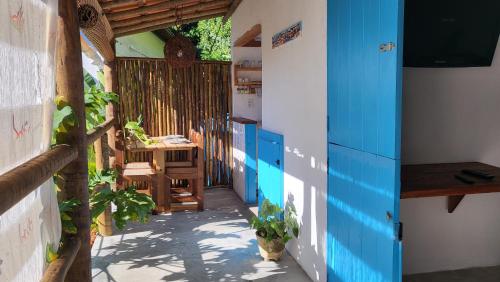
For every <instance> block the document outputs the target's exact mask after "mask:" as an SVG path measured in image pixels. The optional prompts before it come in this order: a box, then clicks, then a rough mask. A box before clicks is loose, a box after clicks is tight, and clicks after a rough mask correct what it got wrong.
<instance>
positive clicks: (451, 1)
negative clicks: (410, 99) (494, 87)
mask: <svg viewBox="0 0 500 282" xmlns="http://www.w3.org/2000/svg"><path fill="white" fill-rule="evenodd" d="M404 25H405V28H404V66H405V67H431V68H438V67H484V66H491V63H492V61H493V56H494V54H495V49H496V46H497V43H498V35H499V33H500V0H406V1H405V23H404Z"/></svg>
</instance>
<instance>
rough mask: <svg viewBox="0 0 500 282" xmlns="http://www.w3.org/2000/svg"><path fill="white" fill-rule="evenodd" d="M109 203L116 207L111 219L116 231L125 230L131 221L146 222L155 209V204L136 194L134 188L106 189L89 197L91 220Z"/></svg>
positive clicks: (147, 198)
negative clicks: (113, 221)
mask: <svg viewBox="0 0 500 282" xmlns="http://www.w3.org/2000/svg"><path fill="white" fill-rule="evenodd" d="M111 203H113V204H114V205H115V206H116V210H115V211H114V212H113V219H114V220H115V225H116V227H117V228H118V229H123V228H125V226H126V225H127V222H131V221H132V222H140V223H146V222H148V221H149V215H150V212H151V210H152V209H154V208H155V203H154V202H153V200H152V199H151V197H150V196H148V195H146V194H143V193H139V192H137V189H136V187H135V186H130V187H128V188H127V189H124V190H118V191H112V190H111V189H110V188H109V187H106V188H104V189H102V190H100V191H95V192H94V193H92V195H91V197H90V211H91V214H92V218H93V219H94V220H95V219H97V217H98V216H99V215H100V214H102V213H103V212H104V211H105V210H106V208H107V207H108V206H109V205H110V204H111Z"/></svg>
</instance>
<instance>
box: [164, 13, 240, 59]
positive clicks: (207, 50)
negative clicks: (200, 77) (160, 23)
mask: <svg viewBox="0 0 500 282" xmlns="http://www.w3.org/2000/svg"><path fill="white" fill-rule="evenodd" d="M166 31H167V32H168V33H170V34H171V35H173V34H176V33H179V34H182V35H184V36H186V37H187V38H189V39H190V40H191V42H193V45H195V46H196V48H197V51H198V52H197V58H198V59H202V60H216V61H229V60H231V21H230V20H229V21H227V22H226V23H223V21H222V17H219V18H213V19H208V20H203V21H199V22H197V23H191V24H185V25H181V26H175V27H170V28H168V29H167V30H166Z"/></svg>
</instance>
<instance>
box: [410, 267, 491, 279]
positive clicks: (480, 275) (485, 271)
mask: <svg viewBox="0 0 500 282" xmlns="http://www.w3.org/2000/svg"><path fill="white" fill-rule="evenodd" d="M499 281H500V266H494V267H481V268H470V269H461V270H453V271H441V272H434V273H424V274H414V275H408V276H405V277H404V278H403V282H499Z"/></svg>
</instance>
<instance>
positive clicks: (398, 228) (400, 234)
mask: <svg viewBox="0 0 500 282" xmlns="http://www.w3.org/2000/svg"><path fill="white" fill-rule="evenodd" d="M394 231H395V233H396V237H397V238H398V240H399V241H403V223H402V222H398V223H395V224H394Z"/></svg>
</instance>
